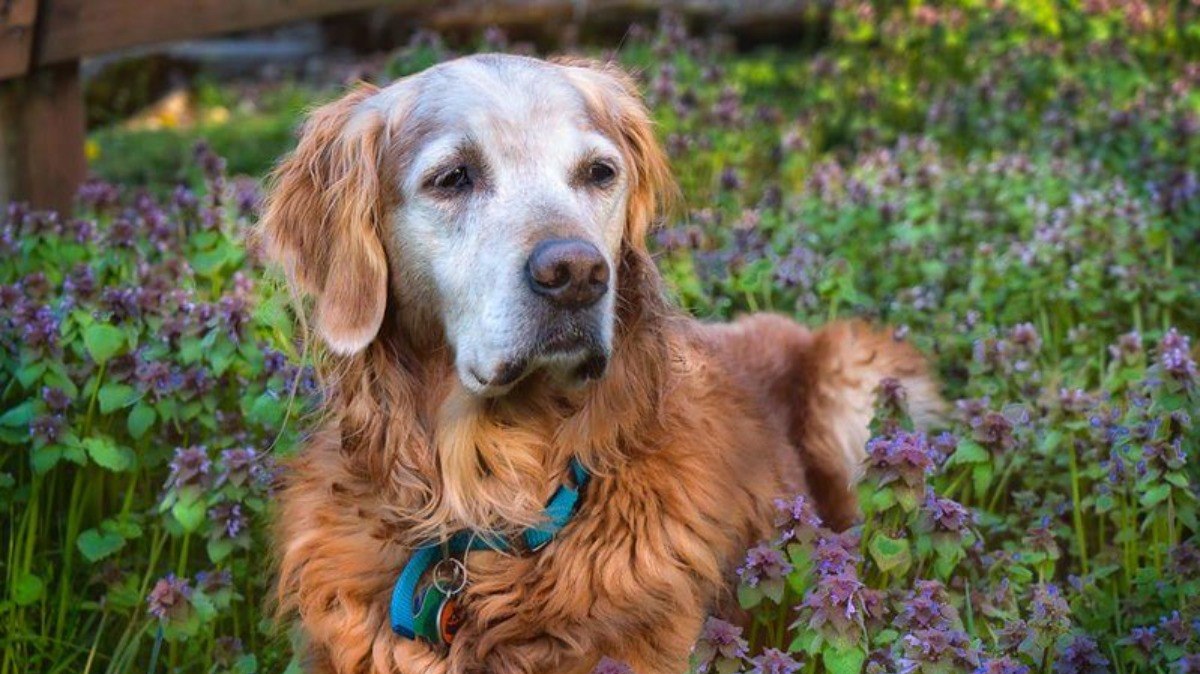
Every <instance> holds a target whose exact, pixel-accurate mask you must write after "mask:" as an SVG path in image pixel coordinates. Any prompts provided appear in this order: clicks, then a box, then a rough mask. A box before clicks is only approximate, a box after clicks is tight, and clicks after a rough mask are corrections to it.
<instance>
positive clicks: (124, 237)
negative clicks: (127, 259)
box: [108, 217, 138, 249]
mask: <svg viewBox="0 0 1200 674" xmlns="http://www.w3.org/2000/svg"><path fill="white" fill-rule="evenodd" d="M137 238H138V228H137V225H135V224H134V223H133V221H132V220H130V219H129V218H125V217H121V218H117V219H116V220H113V221H112V224H110V225H109V226H108V245H110V246H112V247H113V248H126V249H133V248H135V247H136V246H137Z"/></svg>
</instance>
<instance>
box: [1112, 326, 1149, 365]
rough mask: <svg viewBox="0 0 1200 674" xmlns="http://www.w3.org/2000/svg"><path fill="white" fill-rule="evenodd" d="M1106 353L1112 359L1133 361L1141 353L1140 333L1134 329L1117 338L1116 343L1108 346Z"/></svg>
mask: <svg viewBox="0 0 1200 674" xmlns="http://www.w3.org/2000/svg"><path fill="white" fill-rule="evenodd" d="M1108 353H1109V355H1110V356H1112V358H1113V360H1117V361H1122V362H1126V363H1129V362H1133V361H1134V360H1135V359H1136V358H1137V357H1138V356H1140V355H1141V354H1142V335H1141V334H1140V333H1139V332H1138V331H1136V330H1134V331H1133V332H1128V333H1125V334H1124V335H1121V336H1120V337H1118V338H1117V343H1116V344H1113V345H1112V346H1109V347H1108Z"/></svg>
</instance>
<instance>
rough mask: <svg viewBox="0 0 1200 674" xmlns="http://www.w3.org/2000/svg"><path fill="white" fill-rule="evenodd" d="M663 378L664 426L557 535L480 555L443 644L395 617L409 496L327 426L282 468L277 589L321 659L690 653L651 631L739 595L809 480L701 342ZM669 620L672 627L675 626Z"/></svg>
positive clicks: (432, 666) (516, 660) (693, 621)
mask: <svg viewBox="0 0 1200 674" xmlns="http://www.w3.org/2000/svg"><path fill="white" fill-rule="evenodd" d="M614 374H616V375H617V377H616V379H618V380H619V378H620V373H619V372H616V373H614ZM667 377H668V379H667V381H666V382H664V384H666V386H665V388H664V389H663V391H664V392H665V395H662V396H660V397H658V398H657V400H658V403H659V407H658V408H657V409H656V411H655V414H654V423H652V424H648V425H643V426H641V427H640V430H641V433H640V434H636V433H632V432H627V434H626V435H624V436H622V437H621V438H620V439H619V440H618V441H617V442H618V444H620V445H621V455H622V456H621V460H620V461H619V462H616V463H613V464H611V465H607V466H602V467H599V468H598V469H597V471H596V474H595V475H594V477H593V479H592V480H591V482H590V484H589V485H588V488H587V490H586V493H585V495H584V500H583V502H582V503H581V506H580V509H579V511H578V513H577V514H576V516H575V517H574V518H573V519H572V521H571V523H570V524H569V525H568V526H567V528H566V529H564V530H563V531H562V532H561V534H560V535H559V537H558V539H556V540H555V542H554V543H552V544H551V545H550V546H548V547H547V548H545V549H544V550H542V551H540V552H538V553H535V554H527V555H521V556H511V555H500V554H496V553H472V554H471V555H470V556H469V559H468V564H469V571H470V580H471V582H470V585H469V587H468V589H467V591H466V594H465V596H464V601H463V605H464V609H465V612H466V613H465V616H466V617H465V622H464V626H463V628H462V630H461V632H460V633H459V636H458V638H456V640H455V643H454V645H453V647H452V649H451V651H450V652H449V653H448V654H443V653H439V652H436V651H434V650H432V649H430V648H429V647H427V646H425V645H423V644H420V643H414V642H410V641H407V640H405V639H402V638H400V637H398V636H395V635H393V634H392V633H391V631H390V628H389V623H388V616H387V607H388V601H389V596H390V592H391V589H392V584H393V583H394V581H395V578H396V575H397V574H398V573H399V571H400V569H401V568H402V566H403V564H404V563H405V561H406V560H407V557H408V555H409V550H410V549H409V548H408V546H406V545H404V544H403V543H401V542H400V541H401V540H402V539H403V538H404V535H403V534H404V531H403V529H402V527H403V526H404V525H403V524H398V523H397V518H396V514H395V513H396V511H397V509H398V507H399V506H401V505H402V504H399V503H393V502H389V499H388V494H387V492H388V491H389V490H387V489H380V488H379V482H378V480H377V479H374V477H373V476H371V475H369V474H365V473H364V469H363V465H364V464H363V463H362V462H361V461H360V458H359V457H358V456H357V454H356V452H361V451H363V449H364V448H357V449H356V450H354V451H352V452H348V451H347V448H346V447H345V446H344V442H343V440H342V438H341V437H340V434H339V433H338V432H337V430H336V429H334V428H326V429H324V430H323V431H322V432H319V433H317V434H315V435H314V436H313V438H312V440H311V441H310V442H309V443H308V445H307V446H306V447H305V448H304V449H303V451H302V452H301V453H300V454H299V455H298V457H297V458H296V459H294V460H293V461H292V462H291V464H290V465H289V466H288V476H287V479H286V487H285V489H284V491H283V494H282V498H281V503H282V511H281V513H280V517H279V528H278V535H279V541H280V545H281V552H282V556H281V574H280V576H281V583H280V598H281V601H282V603H283V604H284V608H289V609H290V608H294V609H297V610H298V611H299V613H300V615H301V617H302V620H303V622H304V624H305V626H306V628H307V630H308V632H309V634H310V635H311V636H312V643H313V644H314V646H315V648H314V652H313V657H314V663H315V664H316V665H318V666H317V669H318V671H324V670H321V667H320V666H321V665H324V667H325V668H326V670H328V671H337V672H342V671H345V672H360V671H366V672H373V673H374V672H378V673H380V674H382V673H384V672H402V673H403V672H426V671H434V672H437V671H442V670H443V669H445V670H446V671H474V670H475V669H477V668H480V667H484V665H485V664H486V667H484V669H480V671H485V670H486V671H505V670H506V668H511V669H508V671H568V670H569V669H570V668H573V667H576V666H578V667H582V668H585V669H586V666H587V664H588V663H589V662H591V661H592V660H594V659H595V658H596V657H598V656H599V654H608V655H613V656H624V657H625V659H626V660H629V661H637V660H645V659H647V658H649V659H653V658H654V654H655V653H665V652H673V653H677V652H679V650H680V647H679V646H676V647H675V648H670V649H662V648H660V646H661V644H658V645H656V644H655V643H652V642H658V641H661V640H671V639H677V640H681V641H683V640H688V639H691V638H694V635H695V631H696V630H697V629H698V627H699V624H700V622H701V621H702V620H703V617H704V616H705V615H706V614H707V613H708V612H709V611H711V610H713V609H716V608H719V606H718V604H725V603H727V602H728V600H729V597H728V595H727V593H728V588H730V587H732V583H731V582H730V574H731V570H732V567H733V566H734V564H735V563H736V562H737V561H738V560H739V559H740V555H741V554H742V552H743V551H744V550H745V549H746V547H747V546H748V545H751V544H753V543H754V542H756V541H757V540H758V539H760V538H761V537H763V536H765V535H766V534H767V532H768V530H769V528H770V525H771V523H772V512H773V511H772V508H773V501H774V499H775V498H776V497H779V496H783V495H789V494H794V493H796V492H797V491H799V490H800V489H801V488H802V484H803V476H802V474H801V468H800V461H799V457H798V454H797V451H796V449H795V448H794V447H792V446H790V445H789V444H788V443H787V442H786V440H785V438H786V432H785V431H784V429H782V428H780V427H779V425H778V423H776V422H775V421H772V420H770V419H766V418H764V417H763V414H762V411H761V406H760V405H759V404H758V402H757V401H755V400H753V399H752V397H750V396H746V397H742V398H739V397H737V396H731V390H732V391H736V390H737V388H738V385H737V383H736V382H734V381H733V380H732V379H731V378H730V377H728V376H727V375H726V374H725V373H724V370H723V368H722V367H720V366H719V364H718V363H716V362H714V361H713V357H712V354H711V353H709V352H708V351H707V350H706V349H703V348H695V347H694V346H687V345H685V346H683V347H679V348H677V350H676V351H675V357H674V358H673V362H672V364H671V366H670V368H669V371H668V372H667ZM629 394H631V395H636V393H635V392H632V391H630V392H629ZM596 421H597V423H601V424H604V420H599V419H598V420H596ZM605 425H606V426H611V427H619V426H620V425H619V424H616V423H614V422H612V421H609V422H607V424H605ZM554 486H555V485H553V484H547V485H544V487H543V488H542V489H543V492H544V493H540V494H533V495H531V499H533V500H542V499H543V498H544V496H545V494H546V493H549V492H550V491H552V490H553V487H554ZM664 624H665V625H674V626H676V627H675V628H674V630H668V631H667V633H665V634H664V628H663V625H664ZM672 632H674V633H672ZM530 637H533V641H534V642H536V643H530ZM641 640H645V642H644V643H643V642H642V641H641ZM514 644H517V645H519V646H514ZM682 648H683V651H684V652H686V645H684V646H683V647H682ZM531 659H532V660H536V661H537V662H539V663H541V664H540V665H538V668H537V669H529V666H530V665H529V663H530V662H531ZM671 666H673V665H672V664H670V663H650V662H647V664H646V665H645V667H646V670H647V671H659V670H660V669H662V668H664V667H666V668H669V667H671ZM541 667H548V668H549V669H545V670H542V669H540V668H541Z"/></svg>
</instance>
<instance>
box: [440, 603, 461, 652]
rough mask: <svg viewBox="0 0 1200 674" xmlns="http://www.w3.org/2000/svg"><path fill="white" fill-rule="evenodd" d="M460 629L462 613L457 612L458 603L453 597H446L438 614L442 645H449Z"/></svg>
mask: <svg viewBox="0 0 1200 674" xmlns="http://www.w3.org/2000/svg"><path fill="white" fill-rule="evenodd" d="M460 627H462V612H461V611H459V610H458V602H457V601H455V600H454V598H453V597H448V598H447V599H446V601H445V602H443V603H442V610H441V611H439V612H438V629H439V630H440V631H441V633H442V643H444V644H446V645H450V643H451V642H452V641H454V635H455V634H458V629H459V628H460Z"/></svg>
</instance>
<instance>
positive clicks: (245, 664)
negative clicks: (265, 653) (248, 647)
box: [233, 653, 258, 674]
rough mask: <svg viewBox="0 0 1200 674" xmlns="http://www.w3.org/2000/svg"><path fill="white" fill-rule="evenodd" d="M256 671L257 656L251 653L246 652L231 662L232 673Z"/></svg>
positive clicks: (251, 673) (243, 673) (239, 673)
mask: <svg viewBox="0 0 1200 674" xmlns="http://www.w3.org/2000/svg"><path fill="white" fill-rule="evenodd" d="M257 671H258V658H256V657H255V656H254V654H253V653H247V654H245V655H243V656H242V657H240V658H238V659H237V661H236V662H234V663H233V672H234V674H255V673H256V672H257Z"/></svg>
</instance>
